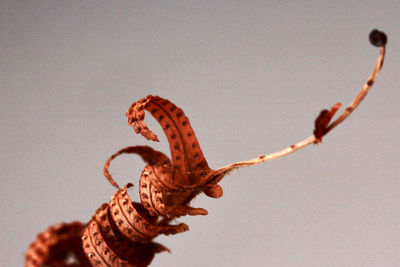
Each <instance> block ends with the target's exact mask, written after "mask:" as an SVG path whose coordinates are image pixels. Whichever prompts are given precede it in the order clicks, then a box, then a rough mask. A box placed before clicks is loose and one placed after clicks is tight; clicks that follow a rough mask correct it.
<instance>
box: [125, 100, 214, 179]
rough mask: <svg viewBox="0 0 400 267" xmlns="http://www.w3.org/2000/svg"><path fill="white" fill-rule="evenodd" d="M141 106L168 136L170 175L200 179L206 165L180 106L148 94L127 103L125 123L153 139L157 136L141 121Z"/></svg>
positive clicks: (206, 171) (142, 111) (142, 117)
mask: <svg viewBox="0 0 400 267" xmlns="http://www.w3.org/2000/svg"><path fill="white" fill-rule="evenodd" d="M144 110H147V111H149V112H150V113H151V115H152V116H153V117H154V118H155V119H156V120H157V121H158V123H159V124H160V125H161V127H162V129H163V131H164V133H165V135H166V137H167V139H168V142H169V147H170V151H171V160H172V165H173V166H174V178H175V179H178V178H179V180H178V182H179V183H181V184H199V183H201V182H200V181H201V178H202V177H203V176H204V175H206V174H207V173H208V172H209V171H210V168H209V167H208V164H207V161H206V159H205V157H204V155H203V152H202V150H201V148H200V144H199V142H198V141H197V138H196V135H195V133H194V131H193V129H192V127H191V125H190V122H189V119H188V118H187V117H186V115H185V113H184V112H183V110H182V109H180V108H179V107H177V106H176V105H175V104H173V103H172V102H170V101H169V100H167V99H163V98H161V97H158V96H151V95H149V96H147V97H145V98H142V99H141V100H139V101H137V102H135V103H133V104H132V105H131V107H130V108H129V109H128V111H127V112H126V115H127V116H128V123H129V124H130V125H131V126H132V127H133V128H134V130H135V132H136V133H140V134H142V135H143V136H144V137H146V138H147V139H149V140H153V141H156V140H158V138H157V136H156V135H155V134H154V133H153V132H152V131H151V130H150V129H149V128H148V127H147V125H146V124H145V123H144V121H143V120H144V117H145V114H144Z"/></svg>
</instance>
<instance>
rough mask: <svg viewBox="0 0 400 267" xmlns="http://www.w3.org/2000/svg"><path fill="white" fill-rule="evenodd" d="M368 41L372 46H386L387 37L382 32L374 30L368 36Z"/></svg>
mask: <svg viewBox="0 0 400 267" xmlns="http://www.w3.org/2000/svg"><path fill="white" fill-rule="evenodd" d="M369 41H370V43H371V44H372V45H373V46H376V47H381V46H384V45H386V43H387V37H386V34H385V33H384V32H381V31H378V30H376V29H375V30H372V31H371V33H370V34H369Z"/></svg>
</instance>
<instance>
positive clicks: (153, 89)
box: [0, 0, 400, 266]
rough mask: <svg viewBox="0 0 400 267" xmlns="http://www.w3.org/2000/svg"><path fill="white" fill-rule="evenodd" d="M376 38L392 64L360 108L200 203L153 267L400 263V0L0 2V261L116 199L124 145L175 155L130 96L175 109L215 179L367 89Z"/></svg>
mask: <svg viewBox="0 0 400 267" xmlns="http://www.w3.org/2000/svg"><path fill="white" fill-rule="evenodd" d="M373 28H378V29H380V30H383V31H385V32H386V33H387V35H388V38H389V43H388V45H387V58H386V60H385V64H384V67H383V70H382V73H381V76H380V77H379V78H378V81H377V82H376V84H375V85H374V87H373V88H372V91H371V92H370V95H368V97H367V98H366V99H365V101H364V102H363V103H362V104H361V105H360V107H359V109H357V110H356V111H355V112H354V113H353V114H352V115H351V116H350V117H349V119H348V120H346V121H345V122H344V123H343V124H342V125H340V126H339V127H338V128H336V129H335V130H334V131H333V132H331V133H330V134H329V135H328V136H327V137H326V138H325V139H324V141H323V143H322V144H321V145H318V146H309V147H307V148H305V149H303V150H301V151H298V152H296V153H295V154H292V155H290V156H288V157H285V158H282V159H279V160H275V161H271V162H268V163H266V164H263V165H258V166H253V167H249V168H245V169H241V170H238V171H235V172H233V173H232V174H231V175H230V176H228V177H226V178H225V179H224V180H223V181H222V182H221V183H220V184H221V186H222V187H223V189H224V196H223V197H222V198H220V199H210V198H208V197H206V196H199V197H197V198H196V199H195V201H194V202H193V203H192V204H193V206H195V207H203V208H205V209H207V210H208V211H209V214H208V215H207V216H197V217H183V218H180V219H179V220H178V221H179V222H185V223H187V224H188V225H189V226H190V231H189V232H186V233H183V234H179V235H175V236H168V237H159V238H157V239H156V240H157V241H158V242H161V243H163V244H164V245H166V246H167V247H169V248H170V249H171V251H172V253H171V254H168V253H162V254H159V255H157V256H156V257H155V260H154V261H153V264H152V266H399V264H400V254H399V253H400V205H399V204H400V195H399V193H400V179H399V163H400V161H399V154H400V153H399V147H400V142H399V136H400V132H399V130H400V121H399V103H400V97H399V88H400V86H399V80H400V79H399V78H400V76H399V70H400V43H399V42H400V38H399V37H400V35H399V29H400V4H399V2H398V1H395V0H393V1H293V2H292V3H291V2H289V1H6V0H2V1H0V90H1V105H0V116H1V118H0V125H1V130H0V146H1V147H0V148H1V155H2V157H1V162H0V164H1V165H0V168H1V186H0V195H1V200H2V201H1V203H0V209H1V215H2V216H1V219H0V227H1V228H0V234H1V244H0V245H1V255H0V265H1V266H22V265H23V255H24V252H25V251H26V249H27V248H28V246H29V244H30V243H31V242H32V241H33V240H34V239H35V236H36V234H37V233H38V232H40V231H44V230H45V229H46V228H47V227H48V226H50V225H52V224H56V223H59V222H62V221H73V220H80V221H84V222H86V221H88V220H89V219H90V217H91V216H92V215H93V213H94V212H95V210H96V209H97V208H98V207H99V206H100V205H101V203H104V202H108V201H109V198H110V196H111V195H112V194H113V193H114V191H115V189H114V188H113V187H112V186H111V185H110V184H109V183H108V182H107V181H106V179H105V178H104V177H103V174H102V171H103V164H104V162H105V160H106V159H107V158H108V157H109V156H110V155H111V154H112V153H114V152H115V151H117V150H118V149H120V148H122V147H125V146H129V145H144V144H146V145H151V146H153V147H154V148H155V149H159V150H162V151H164V152H166V153H169V149H168V144H167V142H166V139H165V138H164V136H163V134H162V132H161V128H160V127H159V126H158V125H157V123H155V121H154V120H153V119H152V118H151V116H147V122H148V123H149V125H150V127H152V129H153V130H154V131H155V132H156V133H157V134H158V135H159V137H160V138H161V142H160V143H150V142H148V141H146V140H145V139H144V138H143V137H142V136H138V135H135V133H134V131H133V130H132V129H131V128H130V127H129V126H128V124H127V119H126V117H125V115H124V114H125V111H126V110H127V108H128V107H129V105H130V104H131V103H132V102H134V101H136V100H138V99H140V98H142V97H144V96H146V95H148V94H154V95H160V96H162V97H165V98H168V99H170V100H171V101H173V102H174V103H176V104H177V105H178V106H180V107H182V108H183V110H184V111H185V112H186V115H187V116H188V117H189V119H190V120H191V124H192V127H193V128H194V130H195V132H196V134H197V137H198V139H199V142H200V144H201V146H202V149H203V152H204V154H205V156H206V158H207V160H208V162H209V165H210V166H211V167H213V168H219V167H222V166H224V165H226V164H228V163H231V162H235V161H239V160H245V159H250V158H253V157H256V156H258V155H260V154H265V153H272V152H275V151H277V150H279V149H282V148H284V147H286V146H289V145H291V144H293V143H294V142H297V141H300V140H302V139H303V138H305V137H308V136H309V135H311V133H312V130H313V122H314V119H315V117H316V116H317V115H318V113H319V111H320V110H321V109H323V108H329V107H330V106H331V105H332V104H334V103H336V102H338V101H340V102H342V103H343V105H347V104H348V103H349V102H350V101H351V100H352V98H353V97H354V96H355V95H356V94H357V92H358V91H359V90H360V88H361V87H362V85H363V84H364V83H365V81H366V80H367V78H368V76H369V74H370V73H371V71H372V68H373V66H374V64H375V62H376V58H377V56H378V52H379V49H378V48H375V47H373V46H371V45H370V44H369V42H368V33H369V32H370V31H371V30H372V29H373ZM340 111H341V110H340ZM143 167H144V163H143V162H142V161H141V160H140V159H139V158H138V157H135V156H125V157H121V158H119V159H117V160H116V161H115V162H113V163H112V165H111V169H110V171H111V173H112V174H113V176H114V178H115V179H116V180H117V182H118V183H119V184H120V185H123V184H125V183H127V182H133V183H134V184H135V185H137V183H138V179H139V175H140V173H141V171H142V169H143ZM136 191H137V187H135V188H134V190H133V192H136ZM135 194H136V193H135ZM135 194H134V196H133V198H134V199H136V200H137V195H135Z"/></svg>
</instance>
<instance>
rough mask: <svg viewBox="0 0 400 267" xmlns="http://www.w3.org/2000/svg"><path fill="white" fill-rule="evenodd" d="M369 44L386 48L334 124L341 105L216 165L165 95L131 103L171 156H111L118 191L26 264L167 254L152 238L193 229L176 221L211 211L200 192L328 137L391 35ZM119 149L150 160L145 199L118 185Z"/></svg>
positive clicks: (138, 149) (146, 150)
mask: <svg viewBox="0 0 400 267" xmlns="http://www.w3.org/2000/svg"><path fill="white" fill-rule="evenodd" d="M370 41H371V43H372V44H373V45H375V46H379V47H381V50H380V54H379V57H378V61H377V63H376V65H375V68H374V70H373V72H372V74H371V76H370V77H369V78H368V80H367V82H366V83H365V85H364V86H363V88H362V89H361V91H360V92H359V93H358V95H357V96H356V97H355V99H354V100H353V101H352V102H351V103H350V105H349V106H348V107H347V108H346V109H345V111H344V112H343V113H342V114H341V115H340V116H339V117H338V118H337V119H336V120H334V121H333V122H331V120H332V118H333V116H334V114H335V113H336V111H337V110H338V109H339V108H340V106H341V104H340V103H337V104H335V105H333V106H332V108H331V109H330V110H328V109H324V110H322V111H321V112H320V114H319V115H318V117H317V118H316V120H315V123H314V124H315V128H314V132H313V135H312V136H310V137H308V138H306V139H304V140H303V141H300V142H298V143H296V144H294V145H291V146H289V147H287V148H285V149H283V150H281V151H278V152H275V153H272V154H269V155H261V156H258V157H256V158H254V159H251V160H247V161H241V162H236V163H233V164H229V165H227V166H225V167H223V168H220V169H217V170H213V169H211V168H210V167H209V166H208V163H207V161H206V159H205V157H204V155H203V152H202V151H201V148H200V145H199V142H198V141H197V138H196V136H195V133H194V131H193V129H192V127H191V126H190V122H189V119H188V118H187V117H186V115H185V114H184V112H183V111H182V109H180V108H179V107H177V106H176V105H175V104H173V103H172V102H170V101H169V100H167V99H163V98H161V97H158V96H151V95H150V96H147V97H145V98H142V99H140V100H139V101H137V102H135V103H133V104H132V105H131V106H130V108H129V109H128V111H127V112H126V115H127V117H128V123H129V125H131V126H132V127H133V129H134V130H135V132H136V133H138V134H139V133H140V134H141V135H143V136H144V137H145V138H147V139H148V140H152V141H158V137H157V135H156V134H155V133H153V132H152V131H151V130H150V129H149V128H148V127H147V125H146V123H145V122H144V118H145V111H147V112H150V114H151V115H152V116H153V117H154V118H155V119H156V120H157V121H158V123H159V124H160V125H161V127H162V129H163V131H164V133H165V135H166V137H167V139H168V142H169V147H170V153H171V158H168V156H166V155H165V154H163V153H162V152H159V151H156V150H153V149H152V148H151V147H149V146H130V147H126V148H123V149H121V150H119V151H118V152H116V153H115V154H113V155H112V156H111V157H110V158H109V159H108V160H107V161H106V163H105V165H104V175H105V177H106V178H107V180H108V181H109V182H110V183H111V184H112V185H113V186H114V187H116V188H117V191H116V192H115V194H114V195H113V196H112V197H111V200H110V202H109V203H104V204H102V205H101V206H100V208H98V210H97V211H96V213H95V214H94V215H93V217H92V218H91V220H90V221H89V222H88V223H87V224H82V223H79V222H72V223H62V224H60V225H57V226H53V227H50V228H49V229H47V231H46V232H44V233H40V234H38V236H37V239H36V240H35V241H34V242H33V243H32V244H31V245H30V247H29V249H28V251H27V252H26V255H25V258H26V264H25V266H27V267H37V266H42V267H43V266H112V267H114V266H115V267H118V266H148V265H149V264H150V263H151V261H152V259H153V258H154V256H155V254H156V253H160V252H163V251H169V250H168V249H167V248H166V247H164V246H163V245H161V244H158V243H156V242H154V238H155V237H157V236H158V235H160V234H164V235H170V234H177V233H182V232H185V231H187V230H188V229H189V227H188V226H187V225H186V224H184V223H180V224H171V221H172V220H173V219H175V218H178V217H180V216H184V215H206V214H207V211H206V210H205V209H203V208H193V207H191V206H190V202H191V200H192V199H193V198H194V197H195V196H196V195H198V194H200V193H205V194H206V195H207V196H209V197H213V198H219V197H221V196H222V194H223V191H222V188H221V187H220V186H219V185H218V184H217V183H218V182H219V181H221V179H222V178H223V177H224V176H225V175H226V174H227V173H229V172H230V171H232V170H234V169H237V168H241V167H245V166H250V165H255V164H259V163H262V162H266V161H269V160H272V159H276V158H280V157H283V156H286V155H288V154H291V153H293V152H295V151H297V150H299V149H301V148H303V147H305V146H307V145H309V144H313V143H314V144H317V143H320V142H321V141H322V137H323V136H325V135H326V134H327V133H328V132H329V131H331V130H332V129H333V128H334V127H336V126H337V125H339V124H340V123H341V122H343V121H344V120H345V119H346V118H347V117H348V116H349V115H350V114H351V113H352V111H353V110H354V109H355V108H356V107H357V106H358V105H359V103H360V102H361V101H362V100H363V99H364V97H365V96H366V95H367V93H368V92H369V89H370V88H371V87H372V85H373V84H374V82H375V80H376V78H377V75H378V73H379V71H380V69H381V68H382V65H383V59H384V55H385V45H386V41H387V38H386V35H385V34H384V33H382V32H380V31H377V30H373V31H372V32H371V34H370ZM122 154H136V155H138V156H140V157H141V158H142V160H143V161H144V162H145V164H146V165H145V167H144V170H143V171H142V173H141V175H140V179H139V195H140V202H137V201H134V200H132V199H131V197H130V196H129V193H128V188H129V187H131V186H132V184H127V185H126V186H124V187H123V188H120V187H119V186H118V184H117V183H116V182H115V181H114V179H113V178H112V177H111V175H110V173H109V167H110V163H111V161H112V160H114V159H115V158H116V157H118V156H120V155H122ZM85 256H86V257H85Z"/></svg>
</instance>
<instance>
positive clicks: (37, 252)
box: [25, 222, 91, 267]
mask: <svg viewBox="0 0 400 267" xmlns="http://www.w3.org/2000/svg"><path fill="white" fill-rule="evenodd" d="M84 227H85V225H84V224H83V223H81V222H70V223H61V224H58V225H55V226H51V227H49V228H48V229H47V230H46V231H45V232H42V233H39V234H38V235H37V237H36V240H35V241H34V242H32V243H31V245H30V246H29V249H28V251H27V252H26V254H25V267H42V266H65V267H74V266H91V265H90V263H89V261H88V260H87V258H86V256H85V253H84V252H83V249H82V246H81V244H80V243H81V233H82V230H83V229H84Z"/></svg>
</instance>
